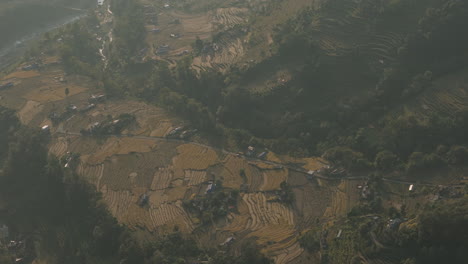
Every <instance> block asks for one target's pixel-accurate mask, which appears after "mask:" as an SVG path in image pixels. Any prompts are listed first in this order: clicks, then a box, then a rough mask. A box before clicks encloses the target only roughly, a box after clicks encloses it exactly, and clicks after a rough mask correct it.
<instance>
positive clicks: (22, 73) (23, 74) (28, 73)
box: [3, 71, 41, 80]
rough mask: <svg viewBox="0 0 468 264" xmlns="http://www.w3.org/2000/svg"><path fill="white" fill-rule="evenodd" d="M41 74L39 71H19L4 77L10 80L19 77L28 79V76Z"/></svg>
mask: <svg viewBox="0 0 468 264" xmlns="http://www.w3.org/2000/svg"><path fill="white" fill-rule="evenodd" d="M40 75H41V74H40V73H39V72H38V71H17V72H13V73H10V74H9V75H7V76H5V77H3V80H9V79H13V78H18V79H28V78H33V77H37V76H40Z"/></svg>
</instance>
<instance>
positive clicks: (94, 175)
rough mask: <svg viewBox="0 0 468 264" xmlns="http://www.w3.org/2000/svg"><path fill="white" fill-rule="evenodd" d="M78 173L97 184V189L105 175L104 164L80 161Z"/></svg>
mask: <svg viewBox="0 0 468 264" xmlns="http://www.w3.org/2000/svg"><path fill="white" fill-rule="evenodd" d="M76 172H77V174H78V175H80V176H81V177H83V178H84V179H86V180H87V181H89V182H90V183H91V184H93V185H95V186H96V189H98V190H99V189H100V187H101V179H102V176H103V175H104V164H97V165H89V164H86V163H84V162H80V164H79V165H78V168H77V170H76Z"/></svg>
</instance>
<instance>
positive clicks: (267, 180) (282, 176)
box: [260, 169, 288, 191]
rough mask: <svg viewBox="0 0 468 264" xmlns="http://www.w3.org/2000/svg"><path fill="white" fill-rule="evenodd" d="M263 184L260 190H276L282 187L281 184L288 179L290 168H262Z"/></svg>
mask: <svg viewBox="0 0 468 264" xmlns="http://www.w3.org/2000/svg"><path fill="white" fill-rule="evenodd" d="M262 175H263V184H262V186H261V187H260V191H274V190H279V189H280V184H281V183H282V182H283V181H287V179H288V170H287V169H281V170H262Z"/></svg>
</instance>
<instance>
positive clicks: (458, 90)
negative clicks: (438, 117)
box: [415, 70, 468, 117]
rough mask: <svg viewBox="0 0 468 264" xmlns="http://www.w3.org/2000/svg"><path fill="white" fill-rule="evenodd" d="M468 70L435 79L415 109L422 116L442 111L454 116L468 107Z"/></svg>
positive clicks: (419, 99)
mask: <svg viewBox="0 0 468 264" xmlns="http://www.w3.org/2000/svg"><path fill="white" fill-rule="evenodd" d="M467 102H468V70H462V71H460V72H457V73H454V74H450V75H446V76H444V77H442V78H439V79H436V80H434V81H433V84H432V87H430V88H429V89H427V90H426V91H425V92H424V93H423V94H422V95H421V96H420V97H419V98H418V103H417V105H416V107H415V110H416V111H417V112H418V113H419V114H420V115H421V116H423V117H424V116H427V113H434V112H436V113H441V114H445V115H448V116H453V114H455V113H456V112H457V111H460V110H466V109H467V108H468V103H467Z"/></svg>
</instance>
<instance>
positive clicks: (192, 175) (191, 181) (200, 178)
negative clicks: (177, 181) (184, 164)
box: [184, 170, 206, 186]
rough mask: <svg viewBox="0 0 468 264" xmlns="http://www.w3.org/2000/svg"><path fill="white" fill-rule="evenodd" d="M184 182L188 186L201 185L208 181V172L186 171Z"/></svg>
mask: <svg viewBox="0 0 468 264" xmlns="http://www.w3.org/2000/svg"><path fill="white" fill-rule="evenodd" d="M184 181H185V182H186V183H187V185H188V186H193V185H199V184H201V183H203V182H205V181H206V171H198V170H185V177H184Z"/></svg>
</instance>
